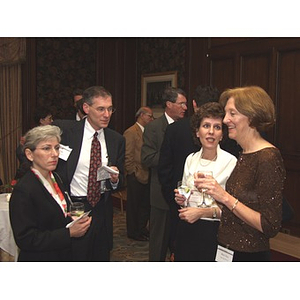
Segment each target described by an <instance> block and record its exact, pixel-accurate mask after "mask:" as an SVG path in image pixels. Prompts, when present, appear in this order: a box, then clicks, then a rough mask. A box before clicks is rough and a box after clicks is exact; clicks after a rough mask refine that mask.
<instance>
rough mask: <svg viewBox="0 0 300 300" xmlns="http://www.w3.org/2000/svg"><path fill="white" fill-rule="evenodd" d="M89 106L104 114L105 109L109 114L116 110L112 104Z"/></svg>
mask: <svg viewBox="0 0 300 300" xmlns="http://www.w3.org/2000/svg"><path fill="white" fill-rule="evenodd" d="M90 107H91V108H93V109H94V110H96V111H97V112H98V113H100V114H104V113H105V111H107V112H108V113H109V114H113V113H114V112H115V111H116V109H115V108H114V107H112V106H111V107H108V108H106V107H102V106H100V107H97V108H95V107H93V106H92V105H90Z"/></svg>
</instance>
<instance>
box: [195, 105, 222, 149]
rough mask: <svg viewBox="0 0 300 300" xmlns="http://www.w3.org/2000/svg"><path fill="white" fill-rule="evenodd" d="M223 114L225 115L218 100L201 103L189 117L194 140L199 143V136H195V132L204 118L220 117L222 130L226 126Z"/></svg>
mask: <svg viewBox="0 0 300 300" xmlns="http://www.w3.org/2000/svg"><path fill="white" fill-rule="evenodd" d="M224 116H225V112H224V108H223V107H222V105H221V104H220V103H218V102H208V103H205V104H203V105H201V106H200V107H199V108H198V109H197V111H196V112H195V113H194V114H193V116H192V117H191V127H192V130H193V138H194V141H195V142H196V143H197V144H200V141H199V138H198V137H197V136H196V132H197V131H198V129H199V127H200V125H201V122H202V120H203V119H204V118H213V119H221V121H222V129H223V131H224V129H225V127H226V126H225V125H224V124H223V119H224Z"/></svg>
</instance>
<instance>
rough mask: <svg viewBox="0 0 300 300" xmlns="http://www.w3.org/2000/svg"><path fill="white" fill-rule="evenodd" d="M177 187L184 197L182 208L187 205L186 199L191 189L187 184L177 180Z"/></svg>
mask: <svg viewBox="0 0 300 300" xmlns="http://www.w3.org/2000/svg"><path fill="white" fill-rule="evenodd" d="M177 189H178V193H179V194H180V195H183V196H184V197H185V200H184V203H183V205H181V207H182V208H184V207H187V201H188V198H189V197H190V194H191V189H190V188H189V187H188V186H187V185H183V184H182V181H181V180H180V181H178V182H177Z"/></svg>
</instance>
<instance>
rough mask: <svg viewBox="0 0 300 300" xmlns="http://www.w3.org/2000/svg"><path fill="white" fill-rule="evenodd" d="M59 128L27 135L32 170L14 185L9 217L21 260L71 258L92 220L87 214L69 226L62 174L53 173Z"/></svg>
mask: <svg viewBox="0 0 300 300" xmlns="http://www.w3.org/2000/svg"><path fill="white" fill-rule="evenodd" d="M60 133H61V131H60V129H59V128H58V127H57V126H52V125H45V126H38V127H35V128H33V129H31V130H29V131H28V132H27V133H26V135H25V142H24V146H23V149H24V153H25V155H26V157H27V159H28V160H29V161H30V162H31V167H30V170H28V171H27V172H26V174H25V175H24V176H23V177H22V178H21V179H20V180H19V182H18V183H17V184H16V186H15V187H14V190H13V193H12V196H11V200H10V204H9V211H10V220H11V226H12V230H13V233H14V238H15V241H16V244H17V245H18V247H19V249H20V254H19V257H18V261H71V260H72V252H71V244H72V238H78V237H81V236H83V235H84V234H85V233H86V231H87V230H88V228H89V226H90V222H91V218H90V217H86V218H83V219H81V220H80V221H78V222H77V223H75V224H74V225H73V226H71V227H69V228H66V225H67V224H68V223H69V222H71V221H72V219H71V218H70V217H69V216H68V214H67V211H68V205H69V203H68V200H67V199H66V194H65V192H64V188H63V184H62V182H61V181H60V178H59V176H58V175H57V174H56V173H54V172H53V171H54V170H55V168H56V166H57V163H58V156H59V147H60V146H59V143H60Z"/></svg>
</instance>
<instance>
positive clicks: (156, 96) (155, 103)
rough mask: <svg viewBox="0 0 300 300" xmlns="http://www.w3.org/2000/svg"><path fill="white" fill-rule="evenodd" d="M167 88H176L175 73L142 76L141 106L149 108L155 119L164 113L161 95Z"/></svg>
mask: <svg viewBox="0 0 300 300" xmlns="http://www.w3.org/2000/svg"><path fill="white" fill-rule="evenodd" d="M169 86H172V87H175V88H177V71H170V72H164V73H153V74H145V75H142V89H141V90H142V97H141V99H142V103H141V106H149V107H151V109H152V111H153V114H154V117H155V118H157V117H159V116H161V115H162V113H163V111H164V109H163V106H162V94H163V92H164V90H165V88H167V87H169Z"/></svg>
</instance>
